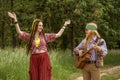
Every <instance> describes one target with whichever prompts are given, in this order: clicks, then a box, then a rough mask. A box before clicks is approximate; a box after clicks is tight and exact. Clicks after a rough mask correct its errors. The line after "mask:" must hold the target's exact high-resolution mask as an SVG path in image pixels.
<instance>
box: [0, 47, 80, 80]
mask: <svg viewBox="0 0 120 80" xmlns="http://www.w3.org/2000/svg"><path fill="white" fill-rule="evenodd" d="M49 53H50V58H51V64H52V80H70V79H71V80H73V78H74V77H77V76H79V75H80V74H81V70H77V69H76V68H75V67H74V66H73V57H72V55H71V52H70V50H67V51H65V52H64V51H59V50H53V51H50V52H49ZM29 57H30V56H27V55H26V54H25V49H24V48H19V49H16V50H15V51H14V52H13V51H12V49H10V48H8V49H6V50H1V49H0V80H29V74H28V71H29ZM73 74H76V75H74V76H72V75H73ZM78 74H79V75H78ZM71 76H72V77H71Z"/></svg>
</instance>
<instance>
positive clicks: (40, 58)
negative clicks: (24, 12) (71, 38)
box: [8, 12, 70, 80]
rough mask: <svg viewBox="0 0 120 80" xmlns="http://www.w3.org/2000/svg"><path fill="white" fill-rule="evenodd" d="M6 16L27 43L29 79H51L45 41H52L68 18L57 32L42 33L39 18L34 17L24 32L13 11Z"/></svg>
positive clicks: (65, 24) (62, 29)
mask: <svg viewBox="0 0 120 80" xmlns="http://www.w3.org/2000/svg"><path fill="white" fill-rule="evenodd" d="M8 16H9V17H11V18H12V19H13V20H14V24H15V27H16V31H17V33H18V34H19V38H20V39H22V40H24V41H25V42H26V43H27V53H29V51H30V53H31V56H30V69H29V70H30V71H29V74H30V80H51V64H50V59H49V56H48V51H47V43H48V42H52V41H54V40H55V39H56V38H58V37H60V36H61V35H62V34H63V32H64V29H65V28H66V26H67V25H68V24H70V20H68V21H65V23H64V26H63V27H62V28H61V29H60V31H59V32H58V33H57V34H54V33H44V32H43V23H42V22H41V20H39V19H35V20H34V21H33V23H32V29H31V32H30V33H26V32H24V31H21V30H20V27H19V24H18V22H17V17H16V14H15V13H14V12H12V13H11V12H8Z"/></svg>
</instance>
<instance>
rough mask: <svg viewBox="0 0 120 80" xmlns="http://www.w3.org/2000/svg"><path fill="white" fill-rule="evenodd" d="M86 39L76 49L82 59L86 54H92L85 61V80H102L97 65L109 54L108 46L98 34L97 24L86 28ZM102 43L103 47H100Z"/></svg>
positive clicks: (90, 24) (89, 24) (83, 70)
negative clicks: (99, 60)
mask: <svg viewBox="0 0 120 80" xmlns="http://www.w3.org/2000/svg"><path fill="white" fill-rule="evenodd" d="M85 33H86V37H85V39H83V40H82V41H81V43H80V44H79V45H78V46H77V47H76V48H75V49H74V54H75V55H79V57H80V59H82V58H83V57H84V56H85V55H83V54H84V53H85V52H87V51H88V50H89V51H88V53H87V54H90V56H89V59H88V60H87V61H85V65H84V67H83V68H82V72H83V79H84V80H100V68H99V65H98V64H97V61H98V59H100V58H101V57H104V56H105V55H106V54H107V46H106V42H105V40H104V39H102V38H101V37H100V34H99V33H98V32H97V25H96V24H95V23H88V24H87V25H86V28H85ZM99 43H102V44H101V45H98V44H99Z"/></svg>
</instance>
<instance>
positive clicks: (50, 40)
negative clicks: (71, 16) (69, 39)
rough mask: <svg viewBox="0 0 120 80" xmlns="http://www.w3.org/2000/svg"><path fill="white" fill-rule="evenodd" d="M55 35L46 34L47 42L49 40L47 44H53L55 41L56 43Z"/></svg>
mask: <svg viewBox="0 0 120 80" xmlns="http://www.w3.org/2000/svg"><path fill="white" fill-rule="evenodd" d="M55 36H56V35H55V34H54V33H50V34H49V33H46V34H45V37H46V40H47V42H53V41H55Z"/></svg>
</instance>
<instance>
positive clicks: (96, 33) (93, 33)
mask: <svg viewBox="0 0 120 80" xmlns="http://www.w3.org/2000/svg"><path fill="white" fill-rule="evenodd" d="M87 25H91V26H93V27H95V28H97V25H96V24H95V23H92V22H91V23H88V24H87ZM94 36H96V37H97V38H100V37H101V36H100V34H99V33H98V31H97V30H91V31H90V33H89V34H88V35H87V36H86V37H85V39H84V40H85V43H84V49H85V51H86V50H87V46H88V43H89V42H90V41H91V39H93V37H94Z"/></svg>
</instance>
